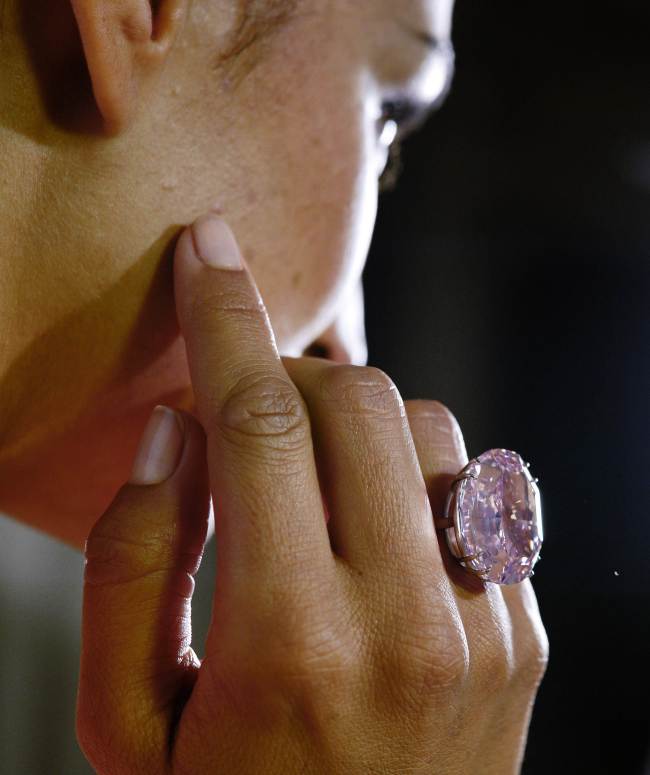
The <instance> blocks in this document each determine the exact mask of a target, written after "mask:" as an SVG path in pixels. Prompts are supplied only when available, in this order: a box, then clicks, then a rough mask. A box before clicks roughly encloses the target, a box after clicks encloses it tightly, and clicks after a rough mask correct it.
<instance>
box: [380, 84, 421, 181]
mask: <svg viewBox="0 0 650 775" xmlns="http://www.w3.org/2000/svg"><path fill="white" fill-rule="evenodd" d="M421 118H422V111H421V110H420V107H419V106H418V105H417V103H415V102H412V101H411V100H407V99H395V100H386V101H385V102H384V103H383V104H382V106H381V116H380V117H379V119H378V121H379V124H380V126H384V125H385V124H386V122H388V121H394V122H395V123H396V124H397V128H398V131H397V136H396V138H395V140H393V142H392V143H391V145H390V148H389V149H388V160H387V162H386V166H385V167H384V170H383V172H382V173H381V175H380V176H379V191H380V193H384V192H386V191H391V190H392V189H394V188H395V186H396V185H397V181H398V179H399V176H400V173H401V172H402V169H403V168H404V163H403V161H402V141H403V140H404V138H405V137H406V136H407V135H408V134H409V133H410V132H412V131H413V130H414V129H415V128H416V127H417V126H418V125H419V123H420V120H421Z"/></svg>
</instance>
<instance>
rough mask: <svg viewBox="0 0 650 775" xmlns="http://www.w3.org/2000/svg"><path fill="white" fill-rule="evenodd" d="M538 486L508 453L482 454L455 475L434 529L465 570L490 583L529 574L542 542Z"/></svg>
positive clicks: (520, 462)
mask: <svg viewBox="0 0 650 775" xmlns="http://www.w3.org/2000/svg"><path fill="white" fill-rule="evenodd" d="M537 481H538V480H537V479H534V478H533V477H532V476H531V474H530V471H529V466H528V464H526V463H524V461H523V459H522V457H521V456H520V455H519V454H518V453H517V452H512V451H511V450H507V449H490V450H488V451H487V452H483V453H482V454H481V455H479V456H478V457H475V458H473V459H472V460H470V461H469V463H468V464H467V465H466V466H465V467H464V468H463V469H462V471H460V472H459V474H458V475H457V476H456V477H455V479H454V480H453V482H452V485H451V489H450V491H449V495H448V496H447V502H446V506H445V516H444V517H443V518H442V519H439V520H436V527H437V528H438V529H440V530H444V531H445V537H446V540H447V545H448V546H449V550H450V551H451V554H452V555H453V556H454V557H455V558H456V559H457V560H458V561H459V563H460V564H461V565H462V566H463V567H464V568H466V569H467V570H468V571H470V572H471V573H473V574H475V575H476V576H479V577H480V578H481V579H483V580H484V581H490V582H492V583H495V584H517V583H519V582H521V581H523V580H524V579H526V578H529V577H530V576H532V575H533V566H534V565H535V563H536V562H537V561H538V560H539V557H540V555H539V553H540V550H541V546H542V541H543V538H544V536H543V527H542V505H541V496H540V491H539V487H538V486H537Z"/></svg>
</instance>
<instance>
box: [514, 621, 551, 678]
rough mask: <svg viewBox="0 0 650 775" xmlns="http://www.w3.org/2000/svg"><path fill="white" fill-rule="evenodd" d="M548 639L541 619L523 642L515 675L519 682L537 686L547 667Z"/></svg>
mask: <svg viewBox="0 0 650 775" xmlns="http://www.w3.org/2000/svg"><path fill="white" fill-rule="evenodd" d="M548 659H549V641H548V635H547V633H546V629H545V628H544V626H543V624H542V623H541V621H540V622H539V623H538V626H537V627H535V629H534V630H533V631H532V632H531V635H530V637H529V638H527V639H526V640H525V642H524V645H523V648H522V649H521V654H520V655H519V658H518V660H517V666H516V677H517V680H518V681H519V682H520V683H525V684H526V685H529V686H531V687H534V688H535V687H537V686H539V684H540V683H541V681H542V679H543V678H544V675H545V673H546V668H547V667H548Z"/></svg>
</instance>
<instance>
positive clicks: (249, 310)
mask: <svg viewBox="0 0 650 775" xmlns="http://www.w3.org/2000/svg"><path fill="white" fill-rule="evenodd" d="M174 275H175V294H176V306H177V312H178V319H179V324H180V327H181V331H182V334H183V336H184V338H185V343H186V347H187V357H188V363H189V368H190V375H191V379H192V386H193V389H194V393H195V398H196V406H197V410H198V414H199V418H200V420H201V422H202V424H203V426H204V428H205V431H206V434H207V439H208V466H209V471H210V484H211V489H212V496H213V502H214V509H215V533H216V539H217V547H218V552H219V574H220V576H221V577H222V578H223V577H224V576H226V577H228V576H230V577H231V579H233V580H234V579H235V577H237V580H243V582H244V585H243V586H244V590H245V591H244V594H245V595H246V596H248V595H250V589H251V587H250V576H251V574H254V575H255V577H256V578H255V581H256V583H260V584H263V585H264V584H275V583H277V581H278V579H283V580H284V581H283V583H285V584H291V581H290V579H292V578H293V579H295V576H294V573H293V572H292V571H294V570H295V571H297V572H298V573H299V575H300V576H302V575H303V574H304V572H305V569H306V568H311V569H316V568H318V567H322V563H321V562H318V560H322V561H323V562H325V561H329V562H330V563H331V562H332V561H333V556H332V553H331V549H330V544H329V537H328V533H327V527H326V522H325V517H324V512H323V504H322V498H321V494H320V487H319V482H318V474H317V469H316V462H315V457H314V451H313V445H312V438H311V430H310V424H309V415H308V411H307V407H306V405H305V402H304V400H303V398H302V396H301V394H300V392H299V391H298V389H297V387H296V386H295V384H294V383H293V382H292V380H291V379H290V377H289V375H288V373H287V371H286V369H285V367H284V365H283V363H282V360H281V358H280V355H279V353H278V350H277V347H276V344H275V338H274V335H273V330H272V328H271V323H270V321H269V317H268V314H267V311H266V308H265V306H264V302H263V301H262V298H261V295H260V293H259V290H258V288H257V286H256V284H255V281H254V280H253V277H252V275H251V273H250V271H249V270H248V268H247V267H246V266H245V265H244V263H243V261H242V258H241V253H240V250H239V247H238V245H237V242H236V240H235V238H234V235H233V234H232V231H231V230H230V229H229V227H228V226H227V224H226V223H225V222H224V221H223V220H222V219H221V218H218V217H217V216H215V215H206V216H203V217H201V218H199V219H198V220H197V221H196V222H195V223H194V224H193V225H192V227H190V228H189V229H186V230H185V231H184V232H183V234H182V235H181V237H180V239H179V242H178V245H177V248H176V255H175V259H174ZM226 583H228V582H226ZM295 586H304V580H303V582H302V584H301V585H295Z"/></svg>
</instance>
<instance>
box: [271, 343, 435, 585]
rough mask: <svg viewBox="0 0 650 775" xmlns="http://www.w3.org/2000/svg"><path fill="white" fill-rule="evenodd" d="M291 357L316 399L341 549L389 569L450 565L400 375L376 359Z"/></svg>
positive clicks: (309, 398) (352, 560)
mask: <svg viewBox="0 0 650 775" xmlns="http://www.w3.org/2000/svg"><path fill="white" fill-rule="evenodd" d="M283 361H284V364H285V367H286V368H287V371H288V373H289V374H290V376H291V378H292V380H293V381H294V382H295V384H296V385H297V386H298V389H299V390H300V391H301V393H302V395H303V397H304V399H305V401H306V403H307V405H308V407H309V413H310V417H311V424H312V434H313V439H314V448H315V453H316V457H317V460H318V464H319V471H320V474H321V478H322V481H323V489H324V497H325V501H326V504H327V508H328V511H329V514H330V520H329V525H328V527H329V533H330V539H331V541H332V548H333V549H334V551H335V552H336V554H338V555H339V556H340V557H342V558H343V559H344V560H346V561H347V563H348V564H349V565H352V566H353V567H355V568H358V569H361V568H364V569H366V570H374V569H379V570H380V572H381V573H382V574H384V573H387V572H390V571H391V570H394V571H395V572H396V573H398V574H400V575H403V574H404V573H405V572H406V570H407V569H408V567H410V566H413V565H414V564H417V565H418V566H421V565H422V564H423V563H424V564H427V565H428V566H429V567H430V568H431V572H435V567H436V565H437V566H438V571H439V573H442V572H443V571H442V563H441V560H440V555H439V552H438V550H437V539H436V535H435V529H434V526H433V519H432V514H431V506H430V504H429V500H428V496H427V490H426V485H425V482H424V478H423V476H422V471H421V469H420V465H419V463H418V459H417V453H416V450H415V446H414V443H413V439H412V437H411V432H410V429H409V424H408V419H407V415H406V411H405V408H404V402H403V401H402V398H401V396H400V394H399V392H398V390H397V388H396V387H395V385H394V383H393V382H392V380H391V379H390V378H389V377H388V376H387V375H386V374H385V373H384V372H382V371H381V370H380V369H377V368H374V367H369V366H352V365H348V364H345V365H340V364H333V363H331V362H328V361H325V360H323V359H320V358H289V357H285V358H284V359H283ZM405 560H407V561H410V563H409V562H405Z"/></svg>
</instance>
